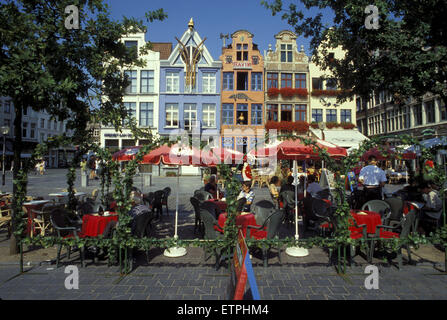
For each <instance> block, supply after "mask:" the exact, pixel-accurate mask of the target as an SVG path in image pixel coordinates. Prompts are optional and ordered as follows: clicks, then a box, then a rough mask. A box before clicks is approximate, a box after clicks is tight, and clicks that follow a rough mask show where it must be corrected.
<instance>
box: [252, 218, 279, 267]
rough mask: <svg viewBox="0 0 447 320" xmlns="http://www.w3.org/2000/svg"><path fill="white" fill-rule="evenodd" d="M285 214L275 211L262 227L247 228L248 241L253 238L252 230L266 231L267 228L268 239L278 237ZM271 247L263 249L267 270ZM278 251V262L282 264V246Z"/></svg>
mask: <svg viewBox="0 0 447 320" xmlns="http://www.w3.org/2000/svg"><path fill="white" fill-rule="evenodd" d="M283 216H284V212H283V211H282V210H275V211H274V212H273V213H272V214H271V215H270V216H269V217H267V219H266V220H265V221H264V223H263V224H262V225H261V226H260V227H257V226H247V239H250V238H251V237H252V230H253V229H254V230H264V229H265V228H267V237H266V238H267V239H268V240H270V239H273V238H275V237H277V236H278V232H279V227H280V226H281V223H282V221H283ZM270 249H271V247H269V248H262V250H261V251H262V258H263V261H264V267H265V268H266V267H267V266H268V253H269V252H270ZM277 250H278V260H279V263H281V246H278V247H277Z"/></svg>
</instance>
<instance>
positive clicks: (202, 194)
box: [194, 190, 213, 202]
mask: <svg viewBox="0 0 447 320" xmlns="http://www.w3.org/2000/svg"><path fill="white" fill-rule="evenodd" d="M194 197H195V198H197V199H198V200H199V201H200V202H203V201H206V200H210V199H213V195H212V194H211V193H209V192H207V191H205V190H196V191H194Z"/></svg>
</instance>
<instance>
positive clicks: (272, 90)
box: [267, 88, 279, 98]
mask: <svg viewBox="0 0 447 320" xmlns="http://www.w3.org/2000/svg"><path fill="white" fill-rule="evenodd" d="M267 95H268V96H269V97H270V98H275V97H277V96H278V95H279V89H278V88H270V89H268V91H267Z"/></svg>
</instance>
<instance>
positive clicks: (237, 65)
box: [233, 61, 252, 69]
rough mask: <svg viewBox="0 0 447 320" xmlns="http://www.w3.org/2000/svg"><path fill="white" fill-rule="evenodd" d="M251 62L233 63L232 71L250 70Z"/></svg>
mask: <svg viewBox="0 0 447 320" xmlns="http://www.w3.org/2000/svg"><path fill="white" fill-rule="evenodd" d="M251 66H252V64H251V62H238V61H235V62H233V69H251Z"/></svg>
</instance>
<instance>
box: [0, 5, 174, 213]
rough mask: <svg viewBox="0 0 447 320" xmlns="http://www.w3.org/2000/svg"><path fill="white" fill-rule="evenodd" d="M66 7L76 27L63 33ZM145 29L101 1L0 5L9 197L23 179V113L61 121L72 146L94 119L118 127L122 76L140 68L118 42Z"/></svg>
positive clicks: (160, 15)
mask: <svg viewBox="0 0 447 320" xmlns="http://www.w3.org/2000/svg"><path fill="white" fill-rule="evenodd" d="M71 5H75V6H76V7H77V8H78V10H79V29H69V28H66V19H67V17H68V16H69V14H68V13H66V12H65V8H66V7H67V6H71ZM146 15H147V20H149V21H150V22H152V21H154V20H163V19H165V18H166V17H167V15H166V14H165V13H164V12H163V10H162V9H159V10H157V11H155V12H148V13H147V14H146ZM145 29H146V28H145V26H144V25H143V22H142V21H138V20H136V19H133V18H123V20H122V21H114V20H112V19H111V18H110V12H109V9H108V7H107V4H106V3H105V1H102V0H33V1H28V0H6V1H3V2H2V3H1V4H0V43H1V47H0V95H2V96H8V97H10V98H11V100H12V102H13V104H14V108H15V120H14V137H15V143H14V163H15V164H16V165H15V166H14V194H16V193H17V192H16V191H17V184H18V183H19V180H20V179H18V178H19V170H20V166H19V165H17V164H19V163H20V154H21V152H22V112H23V109H24V108H26V107H31V108H32V109H33V110H35V111H41V110H46V111H47V112H48V113H49V114H50V115H52V116H53V117H54V118H56V119H58V120H59V121H64V120H67V130H72V131H73V137H72V138H71V142H72V143H73V144H79V145H81V144H84V142H85V139H86V137H87V136H88V130H87V123H88V121H90V120H91V119H93V120H96V121H98V122H100V123H103V124H106V123H111V124H113V125H115V127H116V128H117V129H119V128H120V126H121V125H122V122H123V121H122V120H123V118H125V117H126V116H127V111H126V109H125V108H124V105H123V103H122V97H123V94H124V91H125V88H126V86H127V85H128V79H127V78H126V77H125V76H124V75H123V73H122V70H123V69H125V68H126V67H128V66H130V65H137V66H143V65H144V62H143V61H142V59H139V58H138V56H136V55H135V49H128V48H126V46H125V45H124V44H123V43H122V42H121V41H120V39H121V38H122V37H123V36H125V35H126V34H129V33H134V32H138V31H145ZM149 48H150V44H148V45H147V46H146V47H145V48H142V49H141V52H140V54H144V53H145V52H147V49H149ZM103 97H107V99H103ZM94 101H96V102H94ZM25 167H27V166H25ZM25 191H26V190H25ZM13 206H14V208H15V210H14V212H16V211H17V208H21V204H20V203H17V202H16V201H15V198H14V200H13Z"/></svg>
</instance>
